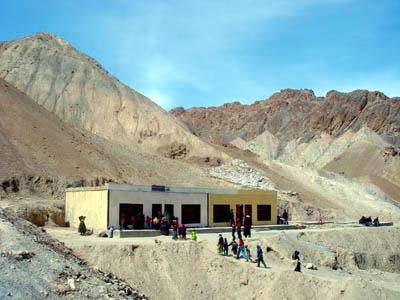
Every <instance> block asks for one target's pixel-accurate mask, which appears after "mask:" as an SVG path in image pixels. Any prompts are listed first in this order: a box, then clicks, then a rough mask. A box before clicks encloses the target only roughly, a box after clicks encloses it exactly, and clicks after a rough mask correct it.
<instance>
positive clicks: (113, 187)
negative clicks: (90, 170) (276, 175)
mask: <svg viewBox="0 0 400 300" xmlns="http://www.w3.org/2000/svg"><path fill="white" fill-rule="evenodd" d="M165 188H166V189H167V190H165V191H157V190H153V189H152V187H151V186H149V185H132V184H116V183H106V184H105V185H104V186H96V187H77V188H67V189H65V191H66V192H81V191H104V190H106V191H126V192H161V193H190V194H241V193H254V194H258V193H259V194H263V193H266V194H268V193H276V191H272V190H256V189H253V190H246V189H242V190H236V189H227V188H200V187H172V186H165Z"/></svg>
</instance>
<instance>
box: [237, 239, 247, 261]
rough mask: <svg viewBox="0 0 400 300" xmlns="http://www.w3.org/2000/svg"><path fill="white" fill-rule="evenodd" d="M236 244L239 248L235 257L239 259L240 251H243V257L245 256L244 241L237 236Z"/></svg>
mask: <svg viewBox="0 0 400 300" xmlns="http://www.w3.org/2000/svg"><path fill="white" fill-rule="evenodd" d="M238 245H239V249H238V252H237V255H236V258H237V259H239V258H240V254H241V253H243V256H244V257H246V252H245V251H244V242H243V240H242V238H241V237H240V238H239V241H238Z"/></svg>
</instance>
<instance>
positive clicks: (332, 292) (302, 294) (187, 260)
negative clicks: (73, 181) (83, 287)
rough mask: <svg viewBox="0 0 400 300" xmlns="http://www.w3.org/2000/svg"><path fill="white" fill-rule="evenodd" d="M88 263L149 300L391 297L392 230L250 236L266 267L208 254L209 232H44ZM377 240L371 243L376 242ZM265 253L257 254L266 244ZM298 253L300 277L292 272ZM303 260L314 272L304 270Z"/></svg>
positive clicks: (396, 264)
mask: <svg viewBox="0 0 400 300" xmlns="http://www.w3.org/2000/svg"><path fill="white" fill-rule="evenodd" d="M47 230H48V232H49V233H50V234H51V235H52V236H54V237H55V238H57V239H59V240H61V241H63V242H65V244H66V245H67V246H68V247H71V248H72V249H73V250H74V251H75V253H77V254H78V255H79V256H80V257H82V258H84V259H85V260H87V261H88V262H89V263H90V264H91V265H93V266H94V267H96V268H99V269H102V270H105V271H107V270H110V271H111V270H112V271H114V272H115V273H116V274H117V275H118V276H120V277H122V278H124V279H126V280H127V281H128V282H129V283H130V284H132V285H135V286H137V287H138V288H139V289H140V290H142V291H143V292H145V293H146V294H147V295H148V296H150V297H151V298H153V299H158V298H160V297H162V298H164V299H188V298H192V299H272V298H274V299H294V298H296V299H338V298H339V297H340V298H342V299H375V298H381V299H398V298H399V297H400V286H399V285H398V281H399V280H400V259H399V258H400V253H399V250H398V249H400V227H381V228H364V227H349V226H333V225H326V226H323V227H316V228H310V229H307V230H301V231H298V230H289V231H267V232H253V236H252V238H250V239H247V240H246V241H245V242H246V243H248V245H249V247H250V249H251V251H252V254H253V255H255V252H256V245H257V244H258V243H260V244H261V245H262V247H263V249H264V254H265V260H266V263H267V265H268V268H267V269H264V268H257V267H256V264H254V263H250V262H245V261H244V260H236V259H234V258H232V257H222V256H220V255H218V254H217V253H216V241H217V238H218V235H217V234H201V235H199V239H198V242H192V241H178V242H174V241H172V240H171V238H170V237H157V238H127V239H107V238H98V237H95V236H90V237H80V236H78V234H77V233H76V232H75V231H72V230H70V229H63V228H47ZM224 236H226V237H227V238H229V234H224ZM378 238H379V239H380V243H379V244H376V240H377V239H378ZM267 245H268V246H269V247H271V248H272V249H273V251H271V252H268V253H265V248H266V246H267ZM295 249H298V250H300V252H301V257H302V260H303V272H302V273H295V272H293V269H294V265H293V261H292V260H291V253H292V252H293V251H294V250H295ZM307 263H312V264H314V265H315V266H317V268H318V270H309V269H306V268H304V266H305V265H306V264H307Z"/></svg>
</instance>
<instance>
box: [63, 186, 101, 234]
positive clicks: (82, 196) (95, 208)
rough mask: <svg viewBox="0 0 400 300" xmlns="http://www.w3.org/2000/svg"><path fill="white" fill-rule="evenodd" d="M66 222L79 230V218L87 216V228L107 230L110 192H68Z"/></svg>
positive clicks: (66, 195) (66, 194)
mask: <svg viewBox="0 0 400 300" xmlns="http://www.w3.org/2000/svg"><path fill="white" fill-rule="evenodd" d="M65 197H66V200H65V221H68V222H69V223H70V226H71V227H73V228H78V226H79V217H80V216H85V217H86V219H85V225H86V227H87V228H93V229H95V230H104V229H106V228H107V218H108V215H107V214H108V191H107V190H92V191H66V193H65Z"/></svg>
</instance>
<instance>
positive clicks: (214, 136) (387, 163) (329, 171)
mask: <svg viewBox="0 0 400 300" xmlns="http://www.w3.org/2000/svg"><path fill="white" fill-rule="evenodd" d="M171 112H172V113H173V114H174V115H175V116H177V117H178V118H180V119H181V120H182V121H183V122H185V123H186V124H187V125H188V126H189V128H190V129H191V130H192V132H193V133H194V134H196V135H197V136H199V137H201V138H203V139H205V140H208V141H211V142H213V143H216V144H221V145H224V146H226V147H227V148H226V149H227V150H228V149H229V147H232V145H233V146H235V147H236V148H238V149H241V150H244V151H246V152H244V154H242V158H243V159H245V160H249V158H250V157H251V156H250V155H249V154H248V153H252V154H256V155H257V157H258V158H259V160H261V161H262V162H263V165H264V166H266V167H263V166H261V168H266V169H265V170H264V171H265V172H266V173H267V174H268V176H269V177H270V179H273V181H274V182H275V183H279V182H281V187H283V188H285V189H296V190H297V191H301V190H302V191H303V192H302V193H301V195H302V197H303V199H305V200H306V201H309V202H314V203H315V202H316V201H317V206H319V207H323V206H324V205H325V204H326V203H328V202H329V201H331V199H336V200H334V201H336V202H338V203H343V201H344V199H349V198H352V200H353V202H355V199H359V200H360V201H359V202H360V203H361V202H362V199H363V198H364V199H365V195H367V194H368V193H370V194H371V195H376V194H379V193H380V192H378V191H377V190H375V187H374V188H372V187H373V186H371V185H370V184H371V183H372V184H373V185H374V186H376V187H378V188H379V189H380V190H381V191H383V192H384V194H385V195H386V196H387V197H388V199H389V198H390V199H394V200H397V201H398V202H400V180H399V178H400V171H399V170H400V155H398V153H399V151H398V150H397V149H398V146H399V144H400V98H389V97H387V96H385V95H384V94H383V93H380V92H369V91H365V90H357V91H353V92H350V93H340V92H336V91H331V92H328V93H327V95H326V96H325V97H316V96H315V95H314V93H313V92H312V91H311V90H292V89H286V90H282V91H280V92H279V93H275V94H274V95H272V96H271V97H270V98H269V99H267V100H263V101H257V102H255V103H253V104H250V105H242V104H240V103H239V102H234V103H228V104H224V105H222V106H220V107H208V108H204V107H200V108H190V109H187V110H185V109H183V108H176V109H173V110H172V111H171ZM246 153H247V154H246ZM276 164H277V165H276ZM285 169H287V170H286V171H285ZM316 172H317V173H316ZM293 174H296V176H293ZM335 174H336V175H335ZM337 175H338V176H339V177H338V176H337ZM304 176H305V177H308V178H309V179H311V178H314V179H313V180H312V181H311V180H308V181H307V180H305V177H304ZM342 177H343V178H342ZM283 178H284V179H285V180H282V179H283ZM345 178H348V179H345ZM353 179H356V180H358V181H360V182H362V184H365V183H366V185H365V186H356V185H355V184H354V182H352V181H351V180H353ZM340 181H345V183H343V185H342V186H343V187H342V188H341V189H342V194H343V195H344V194H346V193H347V196H345V197H344V198H343V199H341V200H340V201H337V200H338V199H339V198H340V197H339V195H338V194H335V192H334V190H331V187H332V186H339V182H340ZM368 184H369V186H370V187H371V189H374V191H372V190H371V189H369V188H368ZM344 189H349V191H348V192H346V193H345V192H344ZM322 191H324V192H322ZM310 195H311V196H310ZM315 195H317V196H315ZM386 196H382V195H380V196H379V197H378V198H379V199H381V198H382V197H383V198H385V197H386ZM372 197H375V196H372ZM316 199H319V200H316ZM321 199H324V200H323V201H321ZM357 201H358V200H357ZM374 201H376V200H374ZM339 205H340V204H339ZM359 205H362V204H359ZM349 206H350V204H348V207H349Z"/></svg>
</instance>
